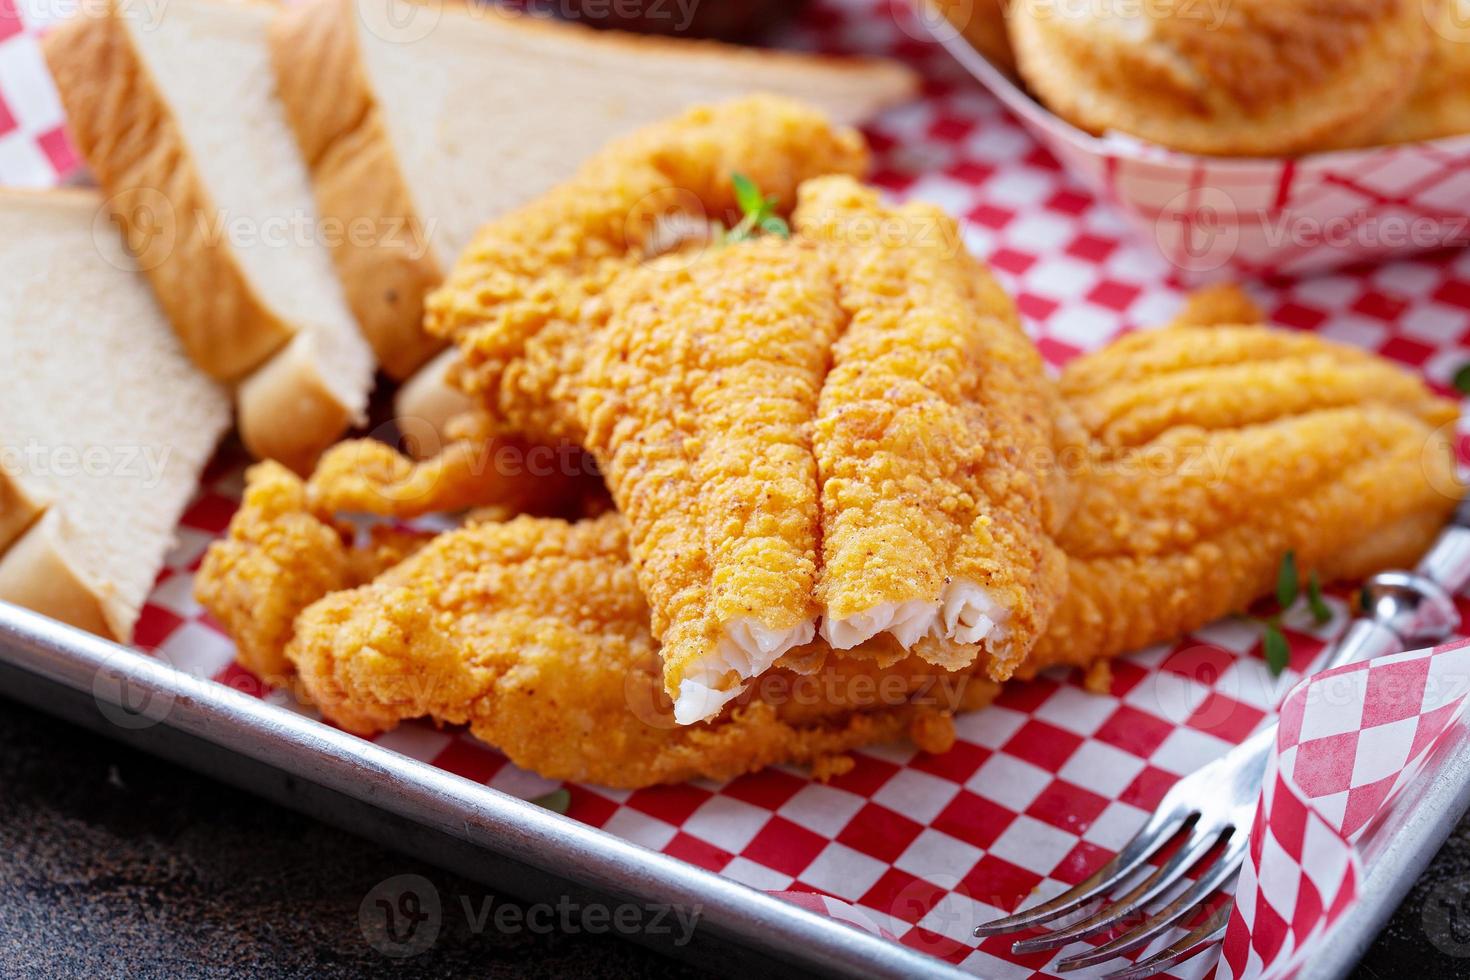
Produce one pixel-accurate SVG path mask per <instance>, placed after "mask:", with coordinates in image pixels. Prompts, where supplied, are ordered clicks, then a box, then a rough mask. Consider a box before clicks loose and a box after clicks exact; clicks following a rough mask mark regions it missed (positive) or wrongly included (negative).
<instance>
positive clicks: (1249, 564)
mask: <svg viewBox="0 0 1470 980" xmlns="http://www.w3.org/2000/svg"><path fill="white" fill-rule="evenodd" d="M1061 387H1062V391H1063V394H1064V396H1065V397H1066V399H1067V402H1068V405H1069V406H1070V407H1071V408H1072V410H1073V411H1074V412H1075V414H1076V415H1077V417H1078V418H1079V419H1080V420H1081V422H1082V423H1083V425H1084V426H1085V427H1086V428H1087V430H1088V431H1089V433H1090V435H1091V436H1092V444H1091V446H1090V447H1089V450H1088V453H1087V456H1086V457H1085V459H1083V460H1082V461H1081V466H1080V473H1079V475H1078V478H1077V485H1078V487H1079V498H1080V499H1079V501H1078V503H1077V507H1076V510H1075V512H1074V513H1073V515H1072V517H1071V519H1070V520H1069V521H1068V523H1067V525H1066V527H1065V528H1064V529H1063V531H1062V532H1061V534H1060V536H1059V539H1058V540H1059V541H1060V543H1061V545H1062V547H1063V548H1064V549H1065V550H1066V552H1067V555H1068V559H1069V560H1068V580H1069V584H1068V589H1067V597H1066V599H1065V601H1063V603H1062V604H1061V606H1060V608H1059V609H1058V610H1057V613H1056V614H1055V616H1053V618H1052V622H1051V626H1050V628H1049V629H1048V631H1047V633H1046V635H1045V636H1043V637H1042V639H1041V641H1040V642H1039V643H1038V644H1037V646H1036V649H1035V650H1034V651H1033V654H1032V658H1031V660H1030V661H1029V662H1028V664H1027V665H1026V669H1025V671H1024V673H1025V674H1027V675H1029V674H1032V673H1034V672H1035V671H1036V670H1039V669H1042V668H1044V667H1048V666H1051V665H1054V664H1059V663H1065V664H1078V665H1085V664H1088V663H1090V662H1092V661H1095V660H1097V659H1099V658H1105V657H1112V656H1116V655H1117V654H1119V653H1124V652H1127V651H1130V650H1136V649H1139V648H1140V647H1143V646H1146V645H1149V644H1152V643H1157V642H1161V641H1164V640H1167V639H1170V638H1172V637H1175V636H1178V635H1179V634H1181V633H1184V632H1188V631H1189V630H1192V629H1196V628H1198V627H1200V626H1203V625H1205V624H1206V623H1209V622H1211V621H1213V620H1215V619H1217V618H1219V617H1221V616H1224V615H1227V614H1229V613H1232V612H1236V611H1239V610H1241V609H1243V608H1245V607H1246V606H1247V605H1248V604H1249V603H1250V602H1252V601H1253V600H1255V599H1256V598H1259V597H1260V596H1262V595H1265V594H1267V593H1269V592H1270V590H1271V588H1272V587H1273V583H1274V582H1275V578H1276V572H1277V569H1278V567H1279V566H1280V563H1281V558H1282V556H1283V555H1284V554H1285V553H1286V552H1287V551H1293V552H1295V554H1296V557H1297V560H1298V562H1299V563H1300V564H1301V565H1302V567H1303V568H1307V569H1315V570H1316V571H1317V572H1318V574H1319V575H1320V576H1321V577H1322V578H1323V580H1324V581H1331V580H1338V579H1352V578H1358V577H1361V576H1363V575H1366V574H1369V573H1371V572H1373V571H1376V570H1379V569H1381V568H1386V567H1410V566H1412V564H1413V563H1414V561H1416V560H1417V558H1418V556H1419V555H1420V554H1422V553H1423V551H1424V549H1425V548H1426V547H1428V545H1429V544H1430V543H1431V542H1432V541H1433V540H1434V537H1435V535H1436V534H1437V533H1438V531H1439V529H1440V528H1441V527H1442V526H1443V525H1444V522H1445V521H1446V520H1447V519H1448V517H1449V515H1450V513H1451V511H1453V510H1454V507H1455V505H1456V503H1457V502H1458V500H1459V498H1460V496H1461V495H1462V493H1463V487H1462V486H1461V485H1460V483H1459V480H1458V478H1457V476H1456V473H1455V464H1454V452H1453V448H1452V439H1453V426H1454V422H1455V420H1456V418H1457V417H1458V407H1457V406H1456V405H1455V404H1454V403H1453V402H1451V401H1449V400H1447V399H1444V398H1440V397H1438V396H1436V395H1435V394H1434V393H1433V392H1431V391H1430V390H1429V389H1428V388H1427V387H1425V385H1424V384H1423V382H1421V381H1420V380H1419V379H1418V378H1417V377H1415V376H1414V375H1412V374H1410V373H1409V372H1407V371H1405V370H1403V369H1402V368H1399V367H1397V366H1396V365H1393V364H1391V363H1390V362H1388V361H1385V360H1383V359H1382V358H1378V357H1375V356H1373V355H1371V354H1368V353H1366V352H1364V351H1361V350H1357V349H1355V348H1351V347H1346V346H1343V345H1339V344H1333V343H1328V342H1326V341H1323V340H1320V339H1318V338H1316V337H1313V336H1311V335H1307V334H1300V333H1292V332H1289V331H1283V330H1273V329H1270V328H1266V327H1233V326H1211V327H1189V326H1178V327H1171V328H1167V329H1163V330H1155V331H1148V332H1144V333H1138V334H1134V335H1131V336H1129V337H1125V338H1124V339H1122V340H1120V341H1118V342H1117V343H1115V344H1113V345H1112V346H1110V347H1107V348H1105V349H1103V350H1102V351H1100V352H1098V353H1096V354H1091V355H1085V356H1083V357H1079V358H1077V359H1076V360H1074V361H1073V362H1072V363H1071V364H1069V365H1068V366H1067V368H1066V370H1065V371H1063V373H1062V377H1061Z"/></svg>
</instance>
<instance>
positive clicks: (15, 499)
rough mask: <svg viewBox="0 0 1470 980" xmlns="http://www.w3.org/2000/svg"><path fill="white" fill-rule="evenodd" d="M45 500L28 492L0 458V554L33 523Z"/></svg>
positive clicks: (44, 504)
mask: <svg viewBox="0 0 1470 980" xmlns="http://www.w3.org/2000/svg"><path fill="white" fill-rule="evenodd" d="M45 509H46V502H45V501H43V500H38V499H36V497H35V496H34V495H32V494H31V493H29V492H28V491H27V490H26V488H25V486H24V485H23V484H22V483H21V481H20V479H19V477H17V476H16V475H15V474H14V473H12V472H10V471H9V470H8V469H7V468H6V466H5V463H4V461H3V460H0V555H3V554H4V553H5V549H6V548H8V547H10V545H11V544H12V543H13V542H14V541H15V540H16V539H17V538H19V537H20V536H21V535H22V534H24V533H25V530H26V528H28V527H30V526H31V525H32V524H34V523H35V521H36V518H38V517H40V516H41V512H42V511H43V510H45Z"/></svg>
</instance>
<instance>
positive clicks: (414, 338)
mask: <svg viewBox="0 0 1470 980" xmlns="http://www.w3.org/2000/svg"><path fill="white" fill-rule="evenodd" d="M463 7H464V5H462V4H460V3H457V2H450V3H448V4H446V11H448V12H450V13H458V12H461V11H462V9H463ZM475 16H477V17H495V18H496V19H497V20H498V21H500V22H502V23H503V24H504V25H505V26H506V28H507V29H511V30H516V31H521V32H523V33H525V34H526V35H527V36H528V37H534V36H552V37H555V38H556V39H557V40H558V42H561V43H565V44H567V45H569V46H574V45H583V46H587V47H589V48H595V49H597V50H600V51H605V50H608V49H610V48H623V49H625V50H626V51H627V52H628V53H629V54H637V55H640V56H650V55H652V56H657V55H660V54H663V53H665V52H669V53H673V52H677V53H678V54H679V55H680V56H687V55H688V54H689V53H690V52H691V51H697V52H699V54H700V55H701V57H706V58H709V59H712V60H724V61H728V62H729V63H730V64H731V65H732V66H740V67H745V66H747V65H748V66H749V67H750V68H752V69H754V68H755V67H757V65H758V63H759V62H760V61H761V60H762V59H768V58H771V57H778V56H775V55H770V54H755V53H752V52H746V51H739V50H731V49H730V48H729V47H728V46H725V45H720V44H716V43H713V42H693V41H688V40H669V39H664V38H650V37H642V36H637V35H620V34H618V33H616V32H611V33H609V32H602V31H593V30H591V29H587V28H583V27H580V26H577V25H570V24H559V23H544V22H541V21H540V20H538V19H537V18H533V17H524V16H516V15H513V14H511V13H509V12H505V11H497V12H494V13H490V12H486V11H477V12H476V13H475ZM358 21H359V18H358V16H357V13H356V5H355V3H354V0H319V2H312V3H305V4H301V5H298V6H296V7H294V8H292V9H290V10H288V11H286V12H284V13H282V14H281V15H280V16H278V17H277V18H276V19H275V21H274V22H273V23H272V25H271V31H270V38H271V55H272V61H273V63H274V66H275V72H276V82H277V87H278V90H279V92H280V96H281V100H282V102H283V103H284V104H285V107H286V116H287V119H288V120H289V122H290V124H291V127H292V129H293V130H294V132H295V134H296V139H297V142H298V143H299V144H300V146H301V150H302V155H303V156H304V157H305V159H306V161H307V165H308V167H309V168H310V170H311V175H312V183H313V189H314V193H315V195H316V202H317V209H318V210H319V211H320V212H321V215H322V217H323V218H324V219H327V220H329V221H334V222H336V223H337V224H339V225H342V226H344V227H345V226H347V225H348V224H349V223H356V224H357V225H359V226H364V227H370V228H372V229H374V234H372V235H371V236H370V237H369V239H368V240H366V241H363V240H357V241H354V240H352V239H353V238H355V237H357V236H343V237H342V239H341V240H340V241H338V242H336V243H334V245H335V247H334V248H333V249H332V257H333V261H334V262H335V263H336V266H337V271H338V275H339V276H340V278H341V280H342V284H343V289H344V291H345V292H346V294H347V301H348V304H349V305H350V306H351V308H352V312H353V313H354V315H355V316H356V317H357V320H358V323H359V324H360V325H361V326H362V330H363V334H364V335H365V336H366V337H367V338H368V341H369V342H370V343H371V344H372V346H373V350H374V351H375V353H376V354H377V357H378V362H379V363H380V364H381V365H382V367H383V370H384V371H385V372H386V373H388V374H389V375H391V376H392V377H394V378H397V379H400V380H402V379H404V378H407V377H408V376H409V375H411V374H412V373H413V372H414V371H415V370H416V369H418V368H419V367H420V366H422V365H423V364H424V363H425V362H426V361H427V360H428V359H429V358H430V357H432V356H433V355H434V354H435V353H436V352H437V351H439V350H440V349H442V347H443V346H444V344H443V341H442V340H440V339H438V338H435V337H432V336H430V335H428V334H426V333H425V332H424V331H423V329H422V322H423V304H424V298H425V296H426V295H427V294H428V293H429V292H430V291H431V290H432V289H433V288H434V287H435V286H437V285H438V284H439V283H440V281H442V279H443V278H444V276H445V274H446V273H447V271H448V265H449V263H450V262H452V261H453V260H454V258H455V257H454V256H452V255H436V254H434V252H433V249H432V243H431V241H430V236H429V234H428V231H427V227H426V225H425V223H424V220H423V217H422V215H420V214H419V212H418V209H417V208H416V207H415V204H414V200H413V194H412V191H411V189H410V188H409V186H408V183H407V181H406V179H405V177H404V174H403V169H402V167H401V165H400V163H399V160H398V157H397V154H396V152H395V150H394V147H393V145H392V141H391V139H390V137H389V134H388V129H387V125H386V123H385V122H384V119H383V116H382V109H381V107H380V106H379V104H378V102H377V99H376V98H375V96H374V94H373V91H372V86H371V83H370V81H369V79H368V77H367V75H366V73H365V71H364V69H363V62H362V53H361V51H360V48H359V43H358V29H357V28H358ZM779 57H781V58H782V59H783V60H785V59H789V61H788V62H787V63H788V64H793V65H794V64H797V63H798V62H799V60H800V59H801V58H803V57H811V56H801V55H781V56H779ZM811 63H812V65H813V66H818V65H819V66H820V71H821V72H822V73H824V74H827V73H832V72H834V71H838V72H849V73H851V76H852V82H853V95H852V99H851V110H850V115H851V118H850V119H847V118H844V119H841V120H839V121H843V122H848V121H853V122H855V121H857V120H858V119H861V118H865V117H867V116H870V115H872V114H873V113H874V112H876V111H878V110H879V109H881V108H884V107H886V106H888V105H891V104H893V103H895V102H899V101H902V100H904V99H906V98H909V97H911V96H912V95H913V94H914V93H915V92H916V91H917V81H916V79H915V76H914V75H913V73H912V72H910V71H909V70H908V69H906V68H903V67H902V66H900V65H897V64H895V63H892V62H886V61H881V60H878V59H858V58H852V59H838V58H822V59H817V58H812V62H811Z"/></svg>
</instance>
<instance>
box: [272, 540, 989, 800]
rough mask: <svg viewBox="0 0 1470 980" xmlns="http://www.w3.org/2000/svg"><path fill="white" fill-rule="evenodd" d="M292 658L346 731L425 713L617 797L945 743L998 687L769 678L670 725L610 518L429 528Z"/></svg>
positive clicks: (301, 641) (317, 624)
mask: <svg viewBox="0 0 1470 980" xmlns="http://www.w3.org/2000/svg"><path fill="white" fill-rule="evenodd" d="M288 653H289V656H290V657H291V659H292V660H293V662H295V664H296V665H297V667H298V669H299V670H300V671H301V679H302V683H303V686H304V688H305V690H306V691H307V692H308V693H309V695H310V696H311V697H312V698H313V699H314V700H315V701H316V703H317V704H318V705H319V706H320V707H321V709H322V710H323V711H324V712H325V713H326V714H327V715H328V716H329V717H331V718H333V719H334V720H336V721H337V722H338V723H339V724H342V725H344V726H345V727H347V728H349V729H351V730H356V731H362V732H376V731H381V730H384V729H387V728H391V727H393V726H394V725H396V724H397V723H398V722H399V721H400V720H403V719H408V718H417V717H423V716H428V717H431V718H433V719H435V720H436V721H438V722H441V723H446V724H456V725H468V726H469V728H470V731H471V732H473V733H474V734H475V735H476V736H478V737H479V738H482V739H484V740H485V741H487V742H489V743H490V744H492V745H494V746H496V747H497V748H499V749H501V751H503V752H505V754H506V755H507V756H509V757H510V759H511V760H512V761H513V762H515V763H516V764H517V765H521V766H525V767H527V768H531V769H534V770H535V771H537V772H539V773H541V774H542V775H545V776H548V777H551V778H557V779H575V780H588V781H592V782H597V783H602V784H605V785H610V786H628V787H631V786H644V785H648V784H650V783H662V782H678V781H683V780H686V779H690V778H694V777H697V776H705V777H708V778H713V779H726V778H730V777H732V776H736V775H739V774H741V773H745V772H749V771H753V770H755V769H759V768H762V767H764V766H766V765H770V764H773V763H776V762H794V763H799V764H808V765H816V766H820V767H823V768H826V767H828V766H830V765H831V762H830V760H831V758H832V757H834V756H839V755H841V753H843V752H845V751H847V750H849V749H852V748H854V747H857V746H860V745H865V744H869V743H871V742H875V741H885V740H891V739H894V738H898V737H902V736H903V735H904V734H905V733H908V732H913V733H915V734H916V735H918V736H919V737H920V738H922V739H924V740H925V741H926V744H928V745H929V747H930V748H932V749H937V750H943V749H945V748H948V746H949V744H950V743H952V741H953V732H952V729H951V728H950V726H949V724H948V717H949V715H950V713H951V711H952V710H954V709H956V708H959V707H966V706H969V705H972V704H974V703H976V702H977V701H978V702H981V703H983V701H985V700H988V697H989V695H990V694H992V693H993V690H994V688H993V685H990V684H988V683H987V682H984V681H977V682H976V683H975V684H974V685H973V690H965V687H968V686H969V685H962V686H960V687H958V688H954V689H952V690H950V691H948V695H949V696H950V697H952V698H953V699H954V700H952V701H950V702H945V701H944V697H945V694H946V692H945V691H943V690H939V689H937V688H931V687H930V686H924V685H923V684H922V682H926V681H927V682H931V683H932V682H933V681H934V680H935V678H934V676H933V672H932V670H930V671H923V670H922V669H920V668H916V667H914V666H913V665H907V666H906V667H905V668H904V669H896V668H891V669H890V670H888V671H886V672H876V673H864V674H863V675H862V676H863V680H862V681H854V680H853V679H852V678H851V677H850V676H848V675H847V674H844V673H843V670H844V668H842V667H840V666H839V667H835V668H832V669H829V671H828V676H827V677H825V678H812V679H809V680H807V679H802V678H800V677H799V676H798V675H791V674H783V675H779V676H778V675H769V677H770V679H769V680H768V681H766V682H765V683H766V685H767V686H768V687H769V688H770V691H771V694H772V696H771V697H770V698H769V699H766V700H761V699H752V700H749V701H748V702H747V703H743V704H739V705H735V706H732V707H731V708H730V709H729V710H728V711H727V713H726V714H725V715H724V716H722V717H721V718H720V720H719V721H717V722H714V723H709V724H701V725H696V726H679V725H676V724H675V723H674V720H673V718H672V717H671V715H670V714H669V707H668V703H667V701H665V700H664V699H663V696H662V681H661V671H660V668H659V656H658V648H657V645H656V644H655V643H654V642H653V639H652V637H651V636H650V635H649V632H648V610H647V608H646V607H645V606H644V604H643V602H642V598H641V595H640V593H639V591H638V587H637V584H636V582H635V580H634V575H633V572H632V569H631V568H630V566H629V565H628V562H627V560H626V540H625V538H624V535H623V531H622V522H621V521H619V520H618V519H617V518H616V517H609V518H604V519H600V520H597V521H591V522H584V523H581V524H565V523H562V522H552V521H537V520H534V519H530V518H518V519H516V520H515V521H511V522H509V523H507V524H481V525H477V526H475V527H471V528H466V529H464V530H461V531H456V532H450V533H447V534H444V535H441V536H440V537H439V538H437V539H436V540H435V541H434V543H433V544H431V545H430V546H429V547H428V548H426V549H424V550H423V551H421V552H419V553H418V554H417V555H415V556H414V557H413V558H410V559H409V560H408V561H406V562H404V563H403V564H402V565H399V566H398V567H397V568H395V569H393V570H391V571H389V572H387V573H386V574H384V575H383V576H381V577H380V578H379V579H378V580H377V581H375V582H374V583H373V584H372V585H369V586H366V587H364V588H362V589H356V590H351V591H347V592H338V593H335V594H333V595H331V596H328V597H327V598H325V599H323V600H322V601H320V602H318V603H317V604H315V605H313V606H312V607H311V608H309V609H308V610H307V611H306V613H305V614H304V615H302V616H301V618H300V619H299V620H298V623H297V630H296V635H295V637H294V639H293V640H292V642H291V645H290V648H289V651H288ZM778 685H779V690H778ZM803 686H806V687H809V688H810V690H811V692H812V694H813V695H814V696H812V697H805V696H802V695H801V694H800V693H799V692H800V690H801V688H802V687H803ZM758 693H759V692H757V694H758ZM935 722H938V724H937V726H936V725H935Z"/></svg>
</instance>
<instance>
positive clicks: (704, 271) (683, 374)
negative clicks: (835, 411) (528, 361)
mask: <svg viewBox="0 0 1470 980" xmlns="http://www.w3.org/2000/svg"><path fill="white" fill-rule="evenodd" d="M610 299H611V302H612V304H613V306H614V312H613V314H612V316H611V317H610V318H609V321H608V324H607V326H606V327H605V328H604V329H603V330H602V331H601V332H600V334H599V336H598V338H597V339H596V340H595V341H593V343H592V344H591V345H590V354H589V357H588V363H587V367H586V369H585V371H584V372H583V375H582V385H581V387H582V391H581V397H580V399H579V403H578V409H579V413H580V415H581V420H582V423H583V425H584V427H585V429H586V432H587V446H588V448H589V449H590V450H591V451H592V453H593V454H594V455H596V456H597V459H598V462H599V464H600V465H601V467H602V470H603V472H604V474H605V475H606V477H607V480H608V486H609V488H610V489H611V490H612V494H613V499H614V500H615V501H616V502H617V504H618V508H619V510H620V511H621V512H622V514H623V516H624V518H625V519H626V521H627V524H628V527H629V530H630V534H631V546H632V549H631V550H632V556H633V563H634V568H635V569H636V571H637V573H638V581H639V584H640V585H641V586H642V588H643V592H644V594H645V595H646V596H647V598H648V603H649V606H650V608H651V609H652V612H653V632H654V635H655V636H657V637H658V638H659V639H660V641H661V642H660V646H661V650H662V652H663V662H664V672H665V683H666V685H667V687H668V690H669V693H670V694H671V695H672V696H673V697H674V703H675V705H676V715H677V716H678V718H679V720H680V721H681V722H683V723H689V722H693V721H699V720H702V719H704V718H708V717H711V716H713V715H715V714H717V713H718V712H719V710H720V708H721V706H722V705H724V704H725V703H726V702H727V701H729V700H731V699H733V698H734V697H736V696H738V695H739V694H740V692H741V690H743V688H744V685H745V683H746V682H747V681H749V679H750V678H752V677H757V676H759V675H760V674H763V673H764V672H765V671H767V670H769V669H770V667H771V665H772V664H773V663H775V661H776V660H777V659H778V658H779V657H780V656H782V655H783V654H785V653H786V652H787V651H788V650H791V649H793V648H795V647H799V646H801V645H803V644H805V643H808V642H810V641H811V639H812V637H813V635H814V633H815V625H814V624H815V620H816V617H817V614H818V608H817V601H816V589H817V558H818V553H817V549H818V540H819V537H820V534H821V527H820V521H819V514H818V489H817V463H816V460H815V459H814V458H813V455H812V445H811V425H812V418H813V416H814V415H815V414H816V412H817V400H818V396H819V394H820V391H821V386H822V379H823V376H824V375H825V374H826V372H827V366H828V362H829V359H830V357H831V350H832V345H833V343H834V342H836V340H837V336H838V334H839V333H840V332H841V330H842V328H843V326H844V324H845V320H846V315H845V313H844V311H843V309H842V305H841V302H840V297H839V287H838V284H837V282H836V281H834V278H833V275H832V269H831V264H830V261H829V258H828V256H826V255H824V254H822V253H821V252H820V251H818V250H817V249H814V248H810V247H805V246H801V245H797V244H795V243H789V242H782V241H779V240H776V239H768V240H765V241H759V242H752V243H749V244H743V245H739V246H732V247H729V248H725V249H721V250H719V251H718V252H715V253H712V254H711V255H709V256H705V257H703V258H701V259H700V260H698V261H695V262H690V263H685V262H676V263H675V264H674V265H673V266H672V267H670V268H662V267H660V264H657V263H656V264H655V265H653V266H651V267H649V268H647V269H644V270H640V272H638V273H635V274H633V275H632V276H630V277H629V280H628V281H626V282H624V283H620V284H619V285H618V286H617V287H615V288H614V291H613V294H612V296H611V297H610Z"/></svg>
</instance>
